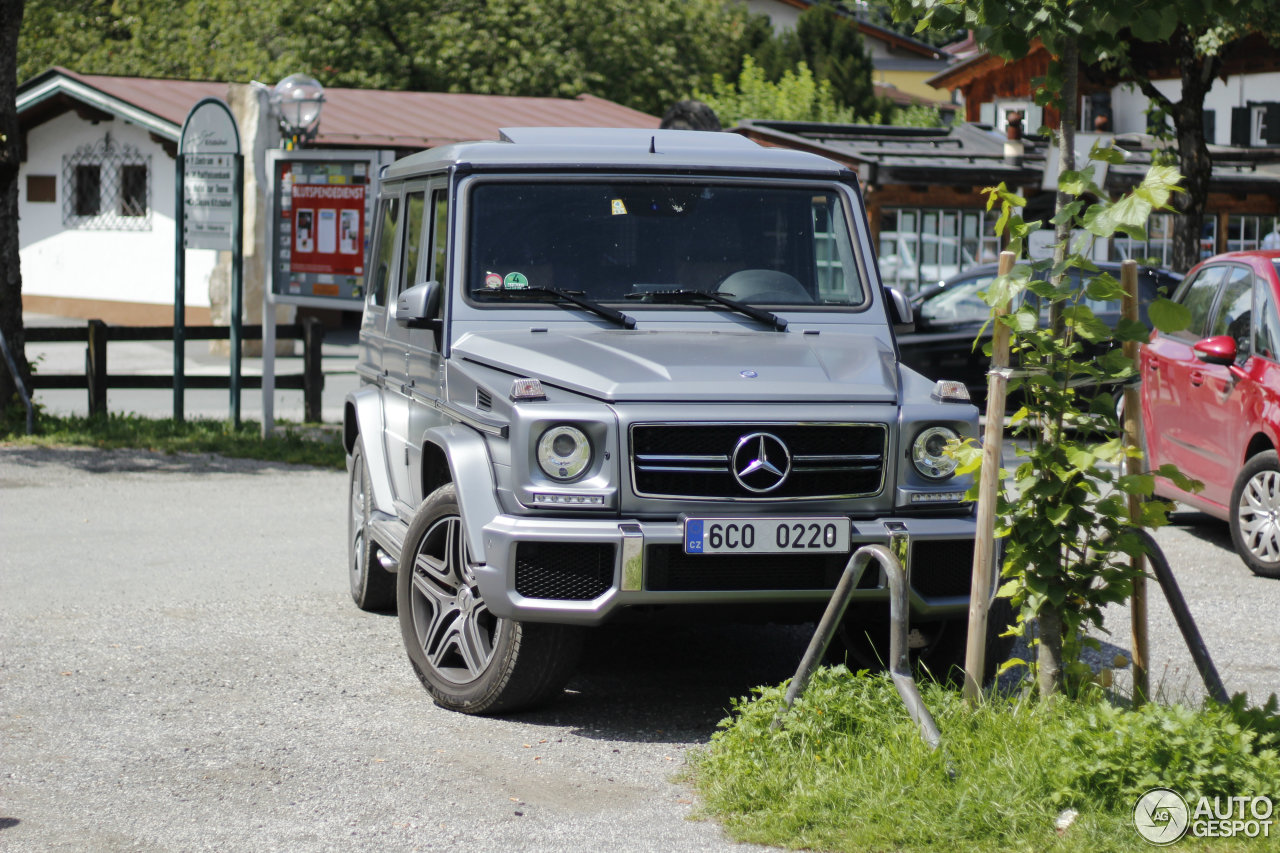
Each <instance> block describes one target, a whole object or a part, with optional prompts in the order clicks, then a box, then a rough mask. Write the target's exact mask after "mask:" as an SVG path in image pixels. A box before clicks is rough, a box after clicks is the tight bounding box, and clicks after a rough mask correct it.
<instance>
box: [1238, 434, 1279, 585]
mask: <svg viewBox="0 0 1280 853" xmlns="http://www.w3.org/2000/svg"><path fill="white" fill-rule="evenodd" d="M1231 541H1232V542H1233V543H1235V546H1236V553H1238V554H1239V555H1240V557H1241V559H1243V560H1244V562H1245V565H1247V566H1248V567H1249V569H1250V570H1251V571H1253V573H1254V574H1256V575H1261V576H1263V577H1266V578H1280V457H1278V456H1277V455H1276V452H1275V451H1274V450H1268V451H1266V452H1265V453H1259V454H1257V455H1256V456H1254V457H1252V458H1251V459H1250V460H1249V461H1248V462H1246V463H1245V464H1244V468H1242V469H1240V474H1239V476H1237V477H1236V483H1235V486H1234V488H1232V489H1231Z"/></svg>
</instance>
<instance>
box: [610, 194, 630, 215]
mask: <svg viewBox="0 0 1280 853" xmlns="http://www.w3.org/2000/svg"><path fill="white" fill-rule="evenodd" d="M612 211H613V215H614V216H626V215H627V206H626V205H625V204H623V203H622V199H620V198H615V199H614V200H613V205H612Z"/></svg>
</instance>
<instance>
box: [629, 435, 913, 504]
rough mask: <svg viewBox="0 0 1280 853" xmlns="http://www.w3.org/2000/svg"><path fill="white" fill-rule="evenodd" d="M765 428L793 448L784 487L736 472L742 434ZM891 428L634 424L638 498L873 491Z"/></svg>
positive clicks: (880, 481) (807, 496) (760, 497)
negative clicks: (755, 487)
mask: <svg viewBox="0 0 1280 853" xmlns="http://www.w3.org/2000/svg"><path fill="white" fill-rule="evenodd" d="M753 433H764V434H767V435H770V436H774V437H776V438H778V439H779V440H780V441H782V442H783V443H784V444H785V445H786V446H787V448H788V450H789V451H790V453H791V471H790V473H789V474H788V476H787V478H786V480H785V481H784V482H783V483H782V484H781V485H780V486H778V487H776V488H774V489H772V490H770V491H768V492H759V491H752V490H750V489H747V488H744V487H743V486H742V484H740V483H739V482H738V481H737V479H736V478H735V477H734V473H733V453H734V450H735V449H736V448H737V446H738V443H739V442H740V441H741V440H742V439H743V437H745V436H748V435H751V434H753ZM887 444H888V428H887V427H886V426H885V425H884V424H874V423H862V424H845V423H693V424H690V423H679V424H677V423H661V424H633V425H632V427H631V472H632V485H633V488H634V490H635V493H636V494H637V495H638V496H639V497H645V498H676V499H682V498H683V499H695V500H754V501H770V500H812V499H828V498H851V497H866V496H869V495H875V494H879V493H880V491H881V490H882V489H883V488H884V477H885V454H886V452H887Z"/></svg>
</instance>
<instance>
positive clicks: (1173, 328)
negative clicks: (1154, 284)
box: [1147, 296, 1191, 334]
mask: <svg viewBox="0 0 1280 853" xmlns="http://www.w3.org/2000/svg"><path fill="white" fill-rule="evenodd" d="M1147 316H1148V317H1150V318H1151V322H1152V324H1153V325H1154V326H1155V327H1156V328H1157V329H1159V330H1160V331H1161V332H1164V333H1166V334H1168V333H1169V332H1179V331H1182V330H1183V329H1185V328H1187V327H1188V326H1190V325H1191V309H1190V308H1188V307H1187V306H1185V305H1182V304H1180V303H1178V302H1174V301H1173V300H1171V299H1166V298H1164V297H1163V296H1158V297H1156V299H1155V300H1154V301H1152V303H1151V304H1150V305H1148V306H1147Z"/></svg>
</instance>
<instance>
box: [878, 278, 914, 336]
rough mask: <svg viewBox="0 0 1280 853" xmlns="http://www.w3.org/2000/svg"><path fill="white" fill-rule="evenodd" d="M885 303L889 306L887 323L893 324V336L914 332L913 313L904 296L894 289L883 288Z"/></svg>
mask: <svg viewBox="0 0 1280 853" xmlns="http://www.w3.org/2000/svg"><path fill="white" fill-rule="evenodd" d="M884 296H885V301H886V302H887V303H888V305H889V322H890V323H892V324H893V331H894V334H898V335H905V334H907V333H908V332H914V331H915V330H916V316H915V311H913V310H912V308H911V303H910V302H909V301H908V300H907V297H906V295H905V294H904V293H903V292H902V291H901V290H898V288H896V287H885V289H884Z"/></svg>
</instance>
